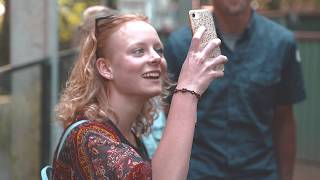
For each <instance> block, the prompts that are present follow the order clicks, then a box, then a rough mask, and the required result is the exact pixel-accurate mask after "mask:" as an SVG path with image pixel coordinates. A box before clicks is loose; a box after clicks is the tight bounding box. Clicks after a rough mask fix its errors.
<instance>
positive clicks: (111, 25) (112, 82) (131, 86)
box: [53, 14, 227, 179]
mask: <svg viewBox="0 0 320 180" xmlns="http://www.w3.org/2000/svg"><path fill="white" fill-rule="evenodd" d="M204 31H205V28H201V29H200V30H199V31H197V32H196V33H195V35H194V37H193V40H192V43H191V45H190V51H189V54H188V57H187V58H186V59H185V64H184V65H183V68H182V70H181V73H180V76H179V80H178V81H177V86H176V89H175V91H174V92H173V98H172V102H171V106H170V110H169V112H168V118H167V123H166V124H167V126H166V128H165V131H164V136H163V138H162V139H161V141H160V144H159V146H158V148H157V150H156V152H155V154H154V156H153V158H152V161H151V160H150V159H149V158H148V157H147V154H146V151H145V148H144V146H143V144H142V143H141V141H140V137H141V135H142V134H144V133H146V132H148V130H149V128H150V126H151V124H152V122H153V120H154V117H156V114H155V113H156V112H157V108H159V106H158V105H159V104H162V103H161V102H162V99H164V98H166V96H168V94H169V87H170V85H171V82H170V80H169V79H168V76H167V69H166V68H167V67H166V61H165V59H164V56H163V45H162V43H161V41H160V39H159V37H158V34H157V32H156V30H155V29H154V28H153V27H152V26H151V25H150V24H149V23H148V21H147V18H146V17H145V16H141V15H132V14H126V15H121V14H113V15H111V16H110V15H102V14H99V17H97V18H96V19H95V26H93V28H92V29H91V30H90V32H89V33H88V34H86V36H85V37H84V39H83V41H82V42H81V45H80V55H79V58H78V59H77V61H76V63H75V65H74V67H73V69H72V72H71V74H70V77H69V80H68V81H67V84H66V88H65V90H64V91H63V93H62V95H61V98H60V101H59V104H58V105H57V109H56V110H57V112H56V113H57V116H58V119H59V120H60V121H61V122H62V123H63V125H64V128H65V132H64V133H63V135H62V137H61V139H60V142H59V145H58V147H57V148H56V151H55V156H54V160H53V179H151V178H152V179H185V178H186V176H187V172H188V165H189V158H190V152H191V145H192V139H193V133H194V126H195V122H196V109H197V102H198V99H199V97H200V96H201V95H202V94H203V92H204V91H205V90H206V88H207V87H208V85H209V83H210V82H211V81H212V80H215V79H216V78H218V77H221V76H223V72H222V71H214V70H213V68H214V67H215V66H217V65H220V64H221V63H225V62H226V61H227V59H226V57H225V56H222V55H221V56H218V57H217V58H212V59H210V61H205V59H207V57H208V55H209V52H210V51H212V50H213V49H214V48H216V47H217V46H218V45H219V43H220V41H219V40H213V41H211V42H210V43H209V44H208V45H207V46H206V48H205V49H203V50H200V47H199V44H200V37H201V36H202V34H203V32H204Z"/></svg>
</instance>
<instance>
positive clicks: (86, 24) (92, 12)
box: [73, 5, 119, 47]
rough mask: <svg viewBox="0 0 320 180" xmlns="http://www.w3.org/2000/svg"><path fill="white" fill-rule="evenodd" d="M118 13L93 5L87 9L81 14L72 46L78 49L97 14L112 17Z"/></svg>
mask: <svg viewBox="0 0 320 180" xmlns="http://www.w3.org/2000/svg"><path fill="white" fill-rule="evenodd" d="M117 13H119V12H118V11H117V10H115V9H111V8H109V7H106V6H102V5H94V6H89V7H87V8H86V9H85V10H84V11H83V13H82V22H81V23H80V25H79V27H78V28H77V31H76V33H75V35H74V38H73V44H74V46H76V47H78V46H79V44H80V43H81V41H82V40H83V39H84V38H85V37H86V36H87V35H88V34H89V33H90V30H91V29H92V27H93V26H94V24H95V17H96V16H97V15H99V14H105V15H112V14H117Z"/></svg>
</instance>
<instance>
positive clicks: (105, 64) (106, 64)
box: [96, 58, 113, 80]
mask: <svg viewBox="0 0 320 180" xmlns="http://www.w3.org/2000/svg"><path fill="white" fill-rule="evenodd" d="M96 67H97V69H98V71H99V74H100V75H101V76H102V77H104V78H106V79H108V80H112V79H113V73H112V67H111V63H110V60H109V59H105V58H99V59H97V61H96Z"/></svg>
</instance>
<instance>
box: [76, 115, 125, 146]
mask: <svg viewBox="0 0 320 180" xmlns="http://www.w3.org/2000/svg"><path fill="white" fill-rule="evenodd" d="M75 133H76V135H75V137H76V141H80V142H77V143H80V144H81V143H82V142H81V141H88V140H90V139H91V138H93V137H100V138H102V139H104V140H108V141H111V142H115V143H116V142H120V137H119V135H118V133H117V131H116V129H115V128H114V127H113V126H112V124H110V123H109V122H108V121H104V122H99V121H94V120H87V121H86V122H84V123H82V124H81V125H79V126H78V127H77V129H75Z"/></svg>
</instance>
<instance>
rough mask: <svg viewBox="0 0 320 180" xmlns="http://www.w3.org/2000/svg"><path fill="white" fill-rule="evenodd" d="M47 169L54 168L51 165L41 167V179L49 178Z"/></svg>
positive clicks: (46, 179)
mask: <svg viewBox="0 0 320 180" xmlns="http://www.w3.org/2000/svg"><path fill="white" fill-rule="evenodd" d="M47 170H50V171H51V170H52V167H51V166H49V165H48V166H45V167H44V168H42V169H41V179H42V180H49V178H48V174H47Z"/></svg>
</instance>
